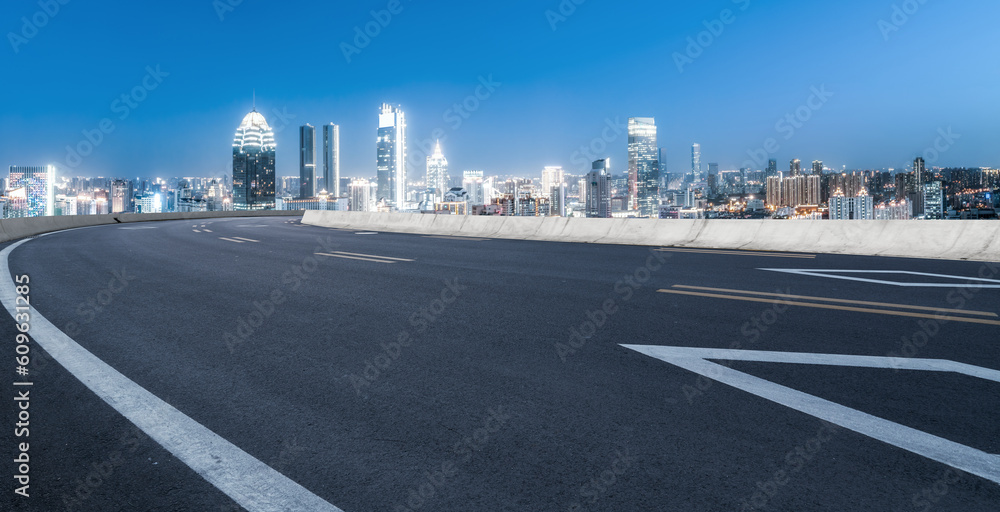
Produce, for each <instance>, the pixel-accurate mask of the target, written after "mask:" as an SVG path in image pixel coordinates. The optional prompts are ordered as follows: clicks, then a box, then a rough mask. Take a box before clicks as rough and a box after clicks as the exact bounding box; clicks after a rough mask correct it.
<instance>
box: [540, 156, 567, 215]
mask: <svg viewBox="0 0 1000 512" xmlns="http://www.w3.org/2000/svg"><path fill="white" fill-rule="evenodd" d="M541 188H542V191H541V192H542V196H543V197H547V198H548V200H549V215H551V216H555V217H565V216H566V173H565V172H563V168H562V167H553V166H549V167H546V168H545V169H543V170H542V187H541Z"/></svg>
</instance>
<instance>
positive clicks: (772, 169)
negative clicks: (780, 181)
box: [765, 158, 778, 178]
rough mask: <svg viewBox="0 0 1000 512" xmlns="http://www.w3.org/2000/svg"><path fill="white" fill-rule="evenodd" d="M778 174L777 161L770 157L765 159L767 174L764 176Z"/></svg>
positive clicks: (768, 176)
mask: <svg viewBox="0 0 1000 512" xmlns="http://www.w3.org/2000/svg"><path fill="white" fill-rule="evenodd" d="M777 175H778V161H777V160H775V159H773V158H772V159H770V160H768V161H767V174H765V177H767V178H770V177H771V176H777Z"/></svg>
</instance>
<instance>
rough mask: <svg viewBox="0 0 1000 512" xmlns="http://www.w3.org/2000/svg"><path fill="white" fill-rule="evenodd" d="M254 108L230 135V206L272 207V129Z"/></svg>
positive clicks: (236, 208)
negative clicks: (231, 195)
mask: <svg viewBox="0 0 1000 512" xmlns="http://www.w3.org/2000/svg"><path fill="white" fill-rule="evenodd" d="M256 96H257V95H256V92H255V93H254V105H253V110H252V111H250V113H249V114H247V115H246V117H244V118H243V122H241V123H240V126H239V127H238V128H236V137H235V138H234V139H233V209H235V210H273V209H274V151H275V144H274V130H272V129H271V127H270V126H269V125H268V124H267V120H266V119H264V116H263V115H261V114H260V113H258V112H257V104H256V103H257V97H256Z"/></svg>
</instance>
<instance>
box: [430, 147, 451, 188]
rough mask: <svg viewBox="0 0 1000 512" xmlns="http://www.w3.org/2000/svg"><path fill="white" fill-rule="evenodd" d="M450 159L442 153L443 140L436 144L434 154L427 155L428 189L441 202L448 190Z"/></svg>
mask: <svg viewBox="0 0 1000 512" xmlns="http://www.w3.org/2000/svg"><path fill="white" fill-rule="evenodd" d="M449 188H450V187H448V159H447V158H445V157H444V154H443V153H441V141H438V142H437V144H435V145H434V154H433V155H431V156H428V157H427V190H429V191H430V193H431V194H432V195H433V197H434V202H436V203H440V202H441V201H442V200H443V199H444V193H445V192H447V191H448V189H449Z"/></svg>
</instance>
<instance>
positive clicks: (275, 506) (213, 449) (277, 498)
mask: <svg viewBox="0 0 1000 512" xmlns="http://www.w3.org/2000/svg"><path fill="white" fill-rule="evenodd" d="M28 241H29V240H21V241H20V242H17V243H14V244H12V245H10V246H8V247H7V248H5V249H4V250H3V251H2V252H0V274H2V275H0V302H3V305H4V308H6V310H7V312H8V313H10V314H11V316H13V315H14V314H15V313H16V309H15V300H16V296H17V295H16V290H15V288H14V286H15V284H14V281H13V280H12V279H11V273H10V265H9V261H8V259H9V257H10V253H11V252H12V251H13V250H14V249H16V248H17V247H19V246H20V245H21V244H23V243H25V242H28ZM30 312H31V331H30V333H29V334H30V336H31V339H32V340H33V341H34V343H37V344H38V345H39V346H41V347H42V348H43V349H45V351H46V352H48V353H49V355H51V356H52V358H53V359H55V360H56V361H57V362H58V363H59V364H60V365H62V366H63V367H64V368H66V370H67V371H69V372H70V373H71V374H72V375H73V376H74V377H76V378H77V379H79V380H80V382H82V383H83V384H84V385H85V386H87V387H88V388H89V389H90V390H91V391H93V392H94V393H95V394H96V395H97V396H98V397H100V398H101V400H104V401H105V402H106V403H107V404H108V405H110V406H111V407H113V408H114V409H115V410H116V411H118V412H119V413H120V414H121V415H122V416H124V417H125V418H126V419H128V420H129V421H131V422H132V423H134V424H135V425H136V426H137V427H139V428H140V429H142V431H143V432H145V433H146V435H148V436H149V437H150V438H152V439H153V440H155V441H156V442H157V443H159V444H160V445H161V446H163V447H164V448H166V449H167V451H169V452H170V453H171V454H173V455H174V456H175V457H177V458H178V459H180V460H181V462H183V463H184V464H187V465H188V466H189V467H190V468H191V469H193V470H194V471H195V472H196V473H198V474H199V475H201V476H202V478H204V479H205V480H207V481H208V482H209V483H211V484H212V485H214V486H215V487H216V488H217V489H219V490H220V491H222V492H223V493H225V494H226V495H227V496H229V497H230V498H232V499H233V500H234V501H236V503H239V505H240V506H242V507H243V508H245V509H247V510H249V511H251V512H285V511H296V512H298V511H302V512H310V511H320V512H343V510H341V509H339V508H337V507H335V506H333V505H331V504H330V503H328V502H327V501H325V500H323V499H322V498H320V497H319V496H316V495H315V494H313V493H312V492H311V491H309V490H308V489H306V488H305V487H302V486H301V485H299V484H297V483H295V482H294V481H292V480H291V479H289V478H288V477H286V476H285V475H282V474H281V473H279V472H277V471H275V470H274V469H272V468H271V467H269V466H268V465H266V464H264V463H263V462H261V461H259V460H257V459H256V458H255V457H253V456H252V455H250V454H248V453H246V452H244V451H243V450H241V449H240V448H239V447H237V446H236V445H234V444H232V443H230V442H229V441H226V440H225V439H223V438H222V437H220V436H219V435H218V434H216V433H214V432H212V431H211V430H209V429H207V428H205V426H203V425H202V424H200V423H198V422H197V421H195V420H193V419H191V418H190V417H188V416H187V415H185V414H184V413H182V412H180V411H178V410H177V409H175V408H174V407H173V406H171V405H170V404H168V403H166V402H164V401H163V400H160V399H159V398H157V397H156V395H153V394H152V393H150V392H149V391H146V389H145V388H143V387H142V386H140V385H138V384H136V383H135V382H133V381H132V380H131V379H129V378H128V377H126V376H124V375H122V374H121V373H120V372H118V370H115V369H114V368H112V367H111V366H109V365H108V364H107V363H105V362H104V361H102V360H100V359H98V358H97V356H95V355H94V354H91V353H90V352H89V351H87V349H85V348H83V347H81V346H80V345H79V344H78V343H77V342H75V341H73V339H72V338H70V337H69V336H67V335H66V334H65V333H63V332H62V331H60V330H59V328H57V327H56V326H55V325H53V324H52V323H51V322H49V321H48V319H46V318H45V317H44V316H42V314H41V313H39V312H38V311H37V310H36V309H35V308H34V307H33V306H32V307H31V310H30Z"/></svg>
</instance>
